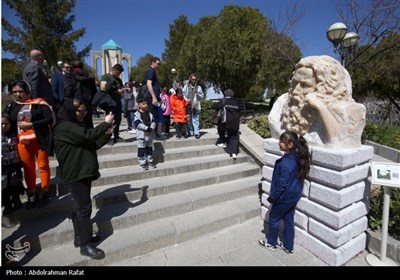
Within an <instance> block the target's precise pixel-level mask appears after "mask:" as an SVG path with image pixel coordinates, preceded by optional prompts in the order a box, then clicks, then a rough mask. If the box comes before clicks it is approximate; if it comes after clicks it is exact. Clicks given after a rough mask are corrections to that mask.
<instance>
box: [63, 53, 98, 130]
mask: <svg viewBox="0 0 400 280" xmlns="http://www.w3.org/2000/svg"><path fill="white" fill-rule="evenodd" d="M96 92H97V88H96V81H95V79H94V77H92V76H91V75H90V74H89V73H88V72H87V71H85V70H83V63H82V61H80V60H74V61H72V62H71V71H70V72H69V73H66V74H65V85H64V99H74V98H76V99H79V100H82V101H83V102H84V103H85V106H86V110H87V113H86V115H85V118H84V122H85V126H86V128H93V120H92V117H93V107H92V100H93V97H94V95H95V94H96Z"/></svg>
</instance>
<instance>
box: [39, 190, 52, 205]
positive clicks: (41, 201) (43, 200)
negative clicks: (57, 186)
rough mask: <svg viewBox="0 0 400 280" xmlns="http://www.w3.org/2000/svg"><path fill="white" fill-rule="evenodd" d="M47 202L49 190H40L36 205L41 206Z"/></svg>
mask: <svg viewBox="0 0 400 280" xmlns="http://www.w3.org/2000/svg"><path fill="white" fill-rule="evenodd" d="M47 203H49V192H48V191H42V192H41V193H40V196H39V201H38V203H37V207H39V208H43V207H45V206H46V205H47Z"/></svg>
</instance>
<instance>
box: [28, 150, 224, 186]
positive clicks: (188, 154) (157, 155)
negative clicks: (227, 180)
mask: <svg viewBox="0 0 400 280" xmlns="http://www.w3.org/2000/svg"><path fill="white" fill-rule="evenodd" d="M131 148H132V146H131ZM133 150H135V151H133ZM216 154H226V150H225V149H222V148H220V147H217V146H215V145H206V144H204V145H202V146H187V147H180V148H168V150H165V149H164V148H163V147H158V148H157V149H155V150H154V151H153V158H154V161H155V162H156V163H161V162H165V161H175V160H179V159H181V158H182V157H183V156H182V155H184V158H197V157H204V156H209V155H216ZM98 161H99V167H100V169H105V168H113V167H121V166H132V167H136V166H137V165H138V164H139V163H138V159H137V148H136V146H134V149H130V151H126V152H122V151H116V153H108V154H101V155H99V156H98ZM49 164H50V174H51V175H52V177H54V176H56V174H57V173H56V168H57V166H58V161H57V160H56V159H55V158H52V159H51V160H50V161H49ZM36 179H37V180H36V181H37V183H38V184H39V183H40V178H39V170H36Z"/></svg>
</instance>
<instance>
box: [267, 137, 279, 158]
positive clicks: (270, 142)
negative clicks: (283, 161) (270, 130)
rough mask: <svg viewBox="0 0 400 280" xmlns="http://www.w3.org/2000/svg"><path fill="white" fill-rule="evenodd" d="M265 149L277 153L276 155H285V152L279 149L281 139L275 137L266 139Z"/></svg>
mask: <svg viewBox="0 0 400 280" xmlns="http://www.w3.org/2000/svg"><path fill="white" fill-rule="evenodd" d="M263 147H264V150H265V151H267V152H269V153H272V154H276V155H281V156H282V155H283V152H282V151H281V150H280V149H279V140H278V139H275V138H268V139H265V140H264V145H263Z"/></svg>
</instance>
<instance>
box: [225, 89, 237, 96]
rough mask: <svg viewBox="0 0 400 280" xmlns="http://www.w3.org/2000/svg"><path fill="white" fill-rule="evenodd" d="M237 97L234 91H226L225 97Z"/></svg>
mask: <svg viewBox="0 0 400 280" xmlns="http://www.w3.org/2000/svg"><path fill="white" fill-rule="evenodd" d="M234 95H235V92H234V91H233V89H230V88H229V89H227V90H225V91H224V96H225V97H233V96H234Z"/></svg>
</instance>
